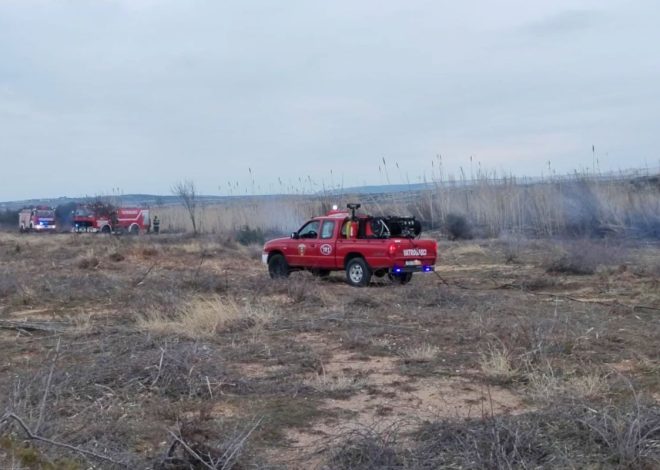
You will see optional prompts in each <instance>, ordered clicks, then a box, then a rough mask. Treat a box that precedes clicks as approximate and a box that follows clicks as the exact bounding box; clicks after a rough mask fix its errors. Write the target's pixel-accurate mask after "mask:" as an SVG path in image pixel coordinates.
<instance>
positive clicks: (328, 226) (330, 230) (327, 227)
mask: <svg viewBox="0 0 660 470" xmlns="http://www.w3.org/2000/svg"><path fill="white" fill-rule="evenodd" d="M334 233H335V221H334V220H326V221H325V222H323V228H322V229H321V238H324V239H325V238H332V235H333V234H334Z"/></svg>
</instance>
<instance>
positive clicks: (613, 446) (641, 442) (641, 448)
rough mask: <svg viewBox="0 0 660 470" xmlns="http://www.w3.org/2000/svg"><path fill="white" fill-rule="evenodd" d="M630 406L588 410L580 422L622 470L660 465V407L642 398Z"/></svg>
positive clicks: (611, 406)
mask: <svg viewBox="0 0 660 470" xmlns="http://www.w3.org/2000/svg"><path fill="white" fill-rule="evenodd" d="M635 398H636V399H635V401H634V403H631V404H630V405H628V406H613V405H610V406H607V407H604V408H601V409H596V410H594V409H588V410H587V411H586V412H585V416H583V417H582V418H581V419H580V422H581V423H582V424H583V425H584V426H586V428H587V429H588V430H589V431H590V432H591V434H592V435H593V437H594V438H595V440H596V442H598V443H599V444H600V445H601V446H603V447H604V448H605V449H606V450H607V452H608V453H607V455H606V458H607V460H608V461H610V462H612V463H616V464H617V465H618V466H619V467H620V468H656V466H660V406H658V405H657V403H655V404H644V403H642V402H641V401H640V399H639V397H635Z"/></svg>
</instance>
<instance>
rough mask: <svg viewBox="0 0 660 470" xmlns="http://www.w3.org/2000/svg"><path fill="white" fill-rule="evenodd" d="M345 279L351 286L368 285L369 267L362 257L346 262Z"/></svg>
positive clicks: (369, 278)
mask: <svg viewBox="0 0 660 470" xmlns="http://www.w3.org/2000/svg"><path fill="white" fill-rule="evenodd" d="M346 281H347V282H348V283H349V284H350V285H351V286H353V287H365V286H368V285H369V281H371V269H370V268H369V265H367V262H366V261H365V260H364V259H363V258H353V259H351V260H350V261H349V262H348V263H346Z"/></svg>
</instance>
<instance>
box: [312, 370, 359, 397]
mask: <svg viewBox="0 0 660 470" xmlns="http://www.w3.org/2000/svg"><path fill="white" fill-rule="evenodd" d="M304 384H305V385H307V386H308V387H311V388H313V389H314V390H316V391H317V392H321V393H333V392H347V391H354V390H360V389H361V388H363V387H364V386H365V385H366V384H367V381H366V379H364V378H362V377H351V376H348V375H327V374H325V372H324V373H322V374H318V375H315V376H314V377H313V378H311V379H307V380H305V381H304Z"/></svg>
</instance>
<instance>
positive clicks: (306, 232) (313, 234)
mask: <svg viewBox="0 0 660 470" xmlns="http://www.w3.org/2000/svg"><path fill="white" fill-rule="evenodd" d="M319 225H320V222H319V221H318V220H312V221H311V222H308V223H307V224H306V225H305V226H304V227H303V228H301V229H300V230H299V231H298V237H299V238H317V237H318V236H319Z"/></svg>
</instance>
